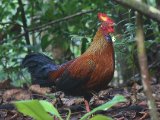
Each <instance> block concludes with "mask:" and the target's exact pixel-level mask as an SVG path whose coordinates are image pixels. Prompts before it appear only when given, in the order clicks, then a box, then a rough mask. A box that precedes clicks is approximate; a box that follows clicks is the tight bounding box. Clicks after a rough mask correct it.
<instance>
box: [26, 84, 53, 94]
mask: <svg viewBox="0 0 160 120" xmlns="http://www.w3.org/2000/svg"><path fill="white" fill-rule="evenodd" d="M29 90H30V91H32V92H34V93H37V94H41V95H45V94H47V93H49V92H50V91H51V89H50V88H48V87H43V88H42V87H40V85H31V86H30V88H29Z"/></svg>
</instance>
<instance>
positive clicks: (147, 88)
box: [136, 13, 159, 120]
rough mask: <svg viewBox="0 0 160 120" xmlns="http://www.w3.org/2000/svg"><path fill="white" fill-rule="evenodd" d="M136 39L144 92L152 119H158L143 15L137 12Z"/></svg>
mask: <svg viewBox="0 0 160 120" xmlns="http://www.w3.org/2000/svg"><path fill="white" fill-rule="evenodd" d="M136 24H137V29H136V41H137V47H138V48H137V49H138V60H139V65H140V70H141V78H142V83H143V88H144V92H145V94H146V97H147V100H148V106H149V110H150V117H151V119H152V120H158V118H159V117H158V112H157V108H156V105H155V100H154V98H153V96H152V89H151V85H150V76H149V72H148V66H147V65H148V64H147V57H146V51H145V46H144V31H143V23H142V15H141V14H139V13H137V15H136Z"/></svg>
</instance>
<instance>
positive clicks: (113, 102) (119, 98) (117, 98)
mask: <svg viewBox="0 0 160 120" xmlns="http://www.w3.org/2000/svg"><path fill="white" fill-rule="evenodd" d="M125 101H126V99H125V97H124V96H122V95H116V96H115V97H114V98H113V99H112V100H111V101H109V102H107V103H105V104H103V105H100V106H99V107H96V108H95V109H93V110H92V111H91V112H89V113H86V114H85V115H84V116H83V117H82V118H81V119H80V120H85V119H87V118H88V116H90V115H91V114H93V113H95V112H97V111H100V110H104V111H105V110H108V109H109V108H111V107H112V106H114V105H116V104H117V103H119V102H125Z"/></svg>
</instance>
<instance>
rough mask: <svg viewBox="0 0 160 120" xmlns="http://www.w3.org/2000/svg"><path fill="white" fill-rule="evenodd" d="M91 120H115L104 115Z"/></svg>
mask: <svg viewBox="0 0 160 120" xmlns="http://www.w3.org/2000/svg"><path fill="white" fill-rule="evenodd" d="M89 120H113V119H112V118H110V117H107V116H104V115H95V116H94V117H92V118H91V119H89Z"/></svg>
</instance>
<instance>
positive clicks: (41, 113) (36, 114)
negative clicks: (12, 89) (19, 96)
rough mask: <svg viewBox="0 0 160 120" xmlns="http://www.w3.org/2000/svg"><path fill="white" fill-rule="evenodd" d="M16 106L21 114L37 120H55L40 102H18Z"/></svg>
mask: <svg viewBox="0 0 160 120" xmlns="http://www.w3.org/2000/svg"><path fill="white" fill-rule="evenodd" d="M14 104H15V106H16V108H17V110H18V111H19V112H21V113H23V114H24V115H28V116H31V117H33V118H34V119H36V120H53V118H52V116H50V115H49V114H48V113H47V112H46V111H45V109H44V108H43V106H42V105H41V103H40V102H39V101H38V100H25V101H18V102H15V103H14ZM42 104H43V103H42Z"/></svg>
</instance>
